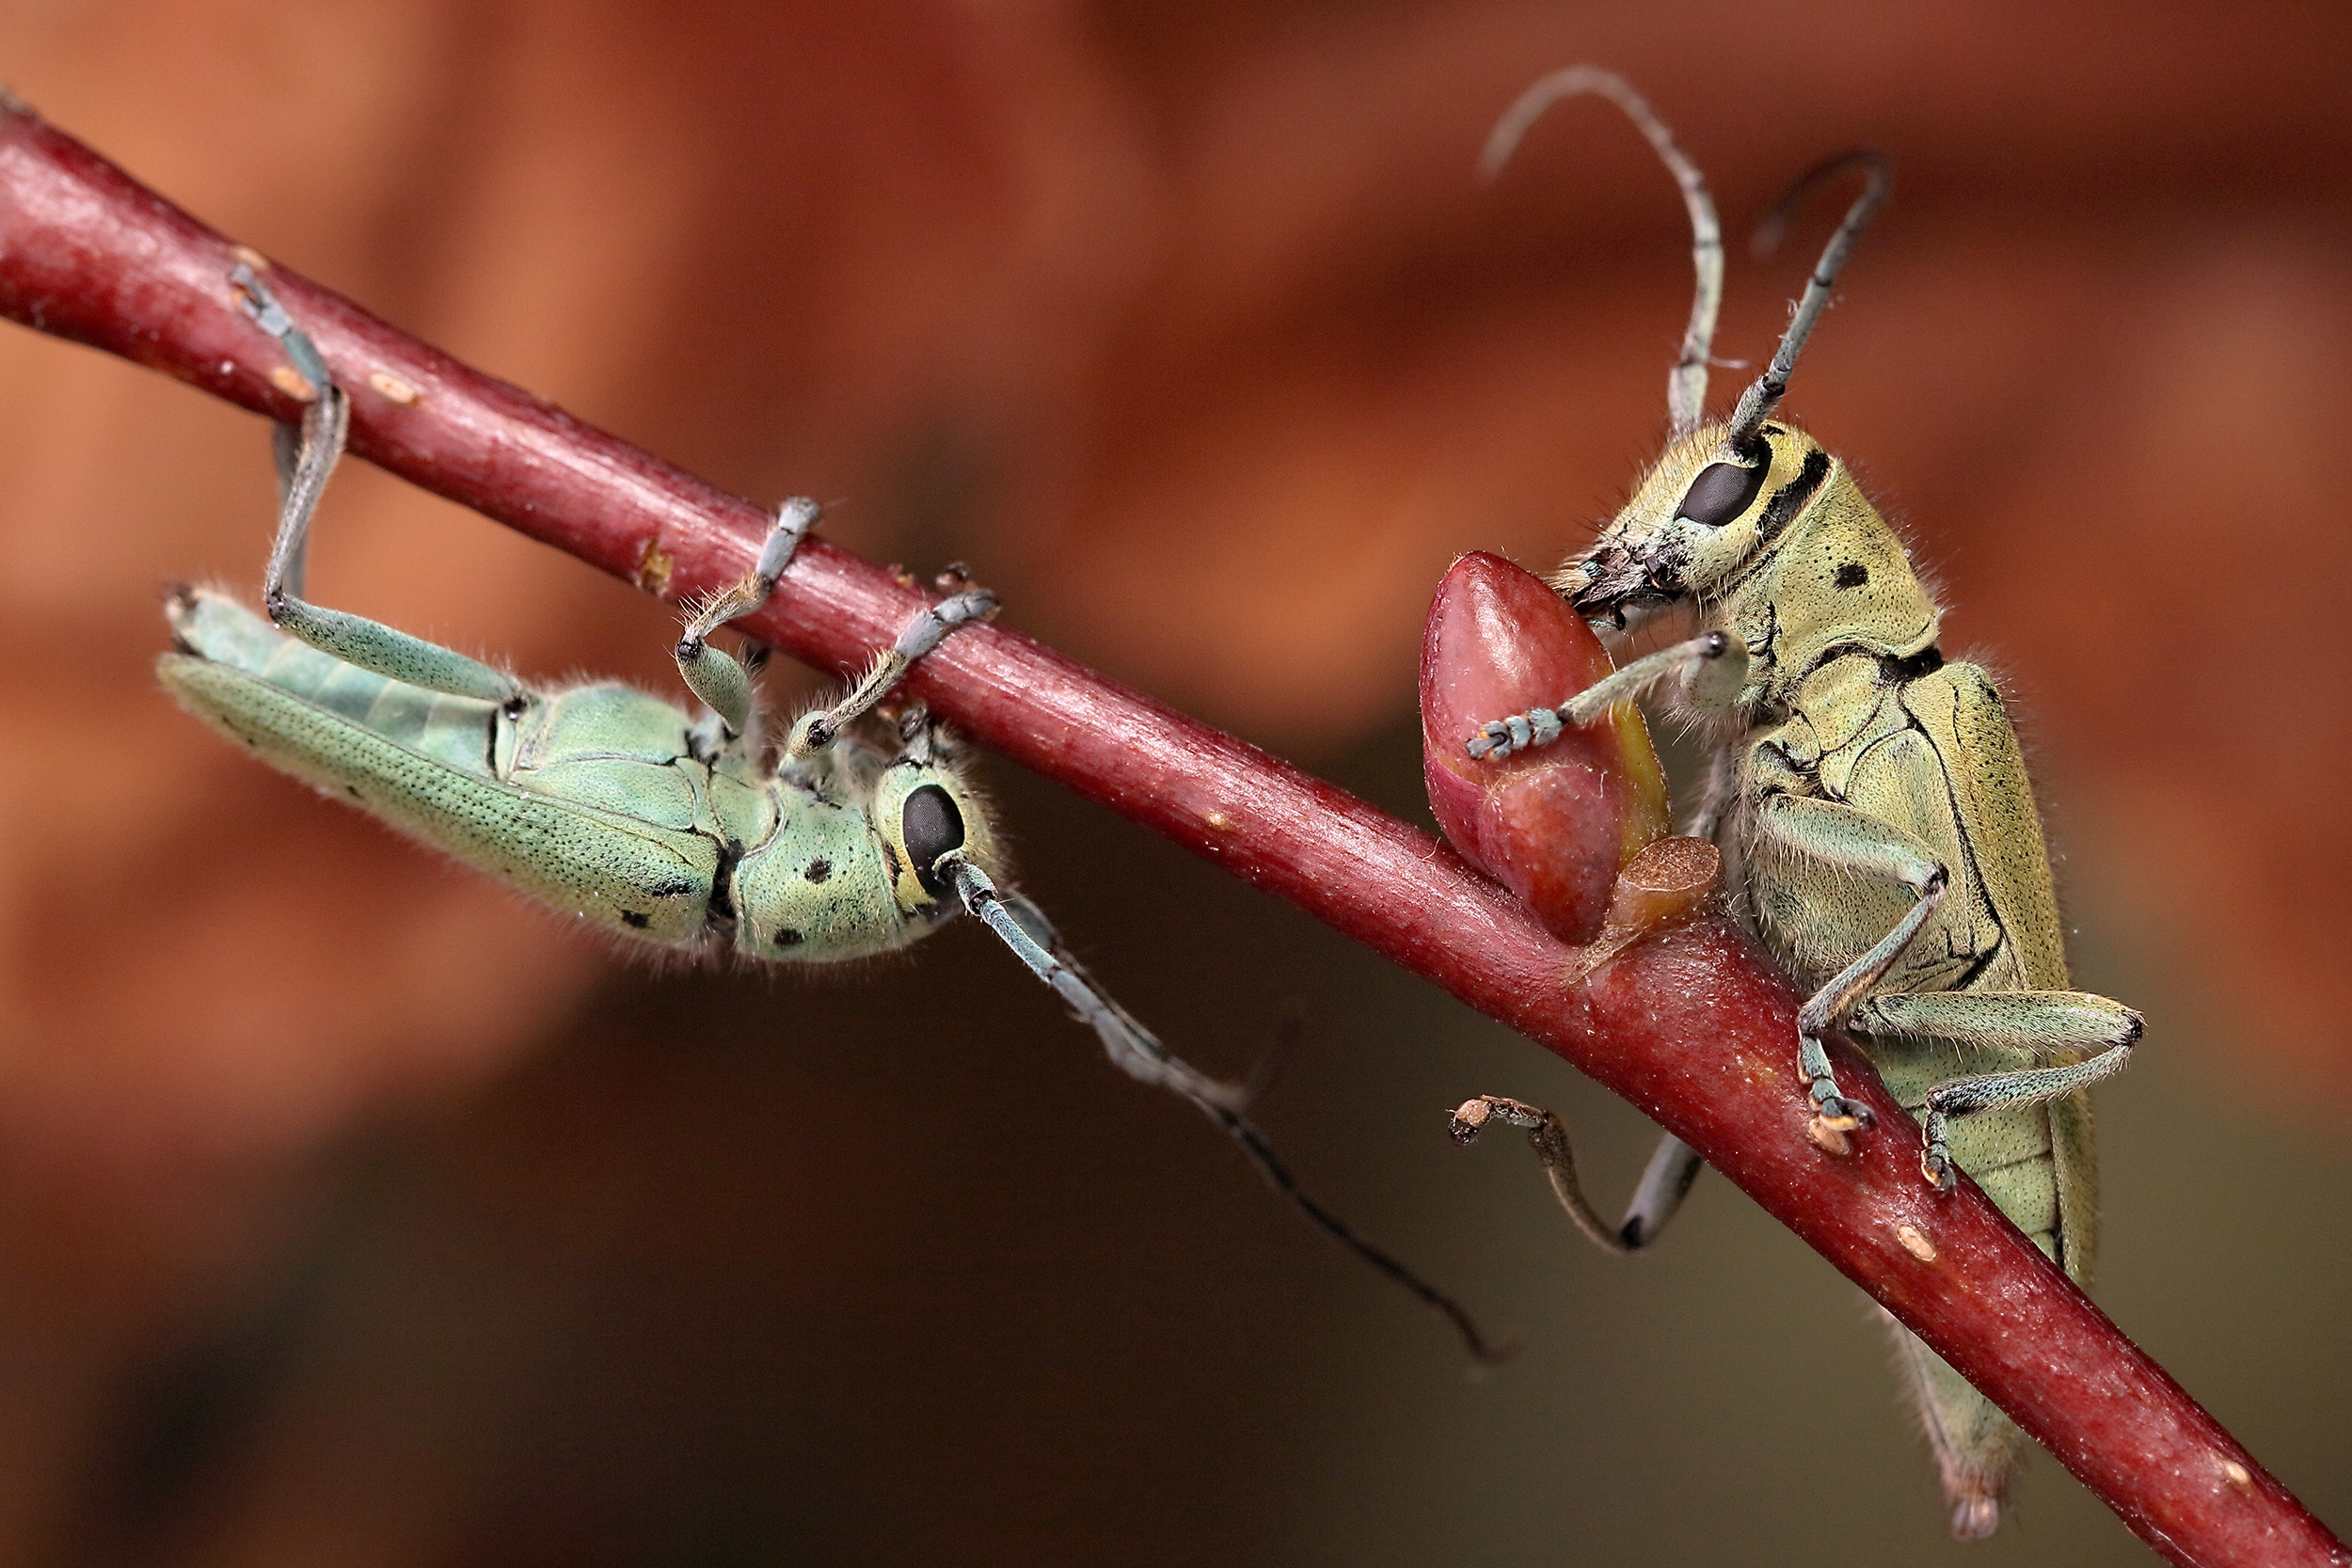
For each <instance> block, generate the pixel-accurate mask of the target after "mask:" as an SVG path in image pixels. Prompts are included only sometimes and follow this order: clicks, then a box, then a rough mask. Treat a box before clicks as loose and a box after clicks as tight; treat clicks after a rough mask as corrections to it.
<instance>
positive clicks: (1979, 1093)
mask: <svg viewBox="0 0 2352 1568" xmlns="http://www.w3.org/2000/svg"><path fill="white" fill-rule="evenodd" d="M1853 1023H1854V1026H1855V1027H1856V1028H1858V1029H1861V1030H1863V1031H1864V1032H1866V1033H1871V1034H1879V1033H1884V1034H1892V1035H1912V1036H1924V1037H1928V1038H1931V1039H1939V1040H1950V1041H1953V1042H1955V1043H1957V1044H1961V1045H1970V1046H1975V1047H1978V1048H1979V1049H1984V1050H2007V1051H2023V1052H2030V1053H2035V1054H2045V1053H2078V1052H2085V1051H2095V1052H2096V1053H2097V1054H2095V1055H2093V1056H2090V1058H2089V1059H2088V1060H2084V1061H2075V1062H2061V1063H2057V1064H2054V1065H2052V1066H2048V1067H2026V1068H2016V1069H2010V1070H2009V1071H2005V1072H1987V1073H1979V1074H1976V1075H1974V1076H1971V1077H1967V1078H1954V1079H1951V1080H1949V1081H1947V1082H1946V1083H1942V1084H1938V1085H1935V1086H1934V1087H1933V1088H1931V1089H1930V1090H1929V1091H1928V1098H1927V1125H1926V1127H1925V1128H1924V1129H1923V1132H1924V1134H1925V1136H1926V1138H1927V1152H1926V1153H1925V1154H1924V1155H1923V1156H1922V1157H1921V1159H1920V1162H1919V1164H1920V1169H1921V1170H1922V1172H1924V1173H1925V1175H1926V1176H1927V1179H1928V1180H1931V1181H1932V1182H1934V1183H1935V1184H1936V1185H1937V1186H1938V1187H1941V1188H1942V1189H1944V1190H1945V1191H1946V1192H1949V1191H1951V1189H1952V1184H1953V1177H1952V1158H1951V1150H1950V1148H1949V1147H1948V1146H1947V1142H1946V1137H1947V1123H1949V1122H1952V1121H1955V1120H1958V1119H1959V1118H1960V1117H1966V1116H1973V1115H1975V1114H1976V1113H1977V1112H1979V1111H1990V1110H1994V1109H1996V1108H1998V1107H2000V1106H2004V1105H2020V1106H2022V1105H2034V1104H2039V1103H2041V1102H2042V1101H2047V1100H2056V1099H2058V1097H2059V1096H2061V1095H2068V1094H2072V1093H2074V1091H2075V1090H2076V1089H2082V1088H2089V1087H2090V1085H2093V1084H2095V1083H2097V1082H2098V1081H2099V1080H2100V1079H2102V1078H2106V1077H2108V1076H2110V1075H2111V1074H2113V1073H2116V1072H2118V1071H2121V1070H2122V1068H2123V1066H2124V1064H2125V1063H2127V1062H2129V1061H2130V1060H2131V1054H2132V1047H2133V1046H2134V1045H2135V1044H2137V1042H2138V1039H2139V1035H2140V1030H2141V1027H2142V1024H2141V1021H2140V1016H2139V1014H2137V1012H2134V1011H2133V1010H2132V1009H2131V1008H2129V1007H2126V1006H2123V1005H2122V1003H2121V1002H2111V1001H2109V1000H2108V999H2107V998H2106V997H2104V996H2093V995H2091V994H2090V992H2088V991H2074V990H2010V991H1914V992H1909V993H1901V992H1898V993H1895V994H1891V995H1885V996H1872V997H1868V998H1866V999H1865V1000H1864V1001H1863V1002H1862V1003H1861V1004H1860V1005H1859V1006H1856V1007H1855V1008H1854V1013H1853Z"/></svg>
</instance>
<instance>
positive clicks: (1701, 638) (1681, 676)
mask: <svg viewBox="0 0 2352 1568" xmlns="http://www.w3.org/2000/svg"><path fill="white" fill-rule="evenodd" d="M1747 675H1748V648H1747V644H1746V643H1744V642H1742V641H1740V639H1739V638H1738V637H1736V636H1734V635H1733V634H1732V633H1730V632H1727V631H1720V630H1719V631H1707V632H1701V633H1700V634H1699V635H1698V636H1696V637H1693V638H1692V639H1691V640H1690V641H1687V642H1677V643H1676V644H1675V645H1674V646H1673V647H1671V648H1662V649H1661V650H1659V651H1658V652H1657V653H1654V654H1650V655H1647V656H1646V657H1642V658H1637V659H1635V660H1634V661H1633V662H1632V663H1630V664H1629V665H1627V666H1626V667H1625V668H1624V669H1622V670H1619V671H1617V672H1616V673H1613V674H1610V675H1606V676H1603V677H1602V678H1601V679H1599V680H1597V681H1595V682H1594V683H1593V684H1592V685H1590V686H1588V687H1586V688H1585V689H1583V690H1581V691H1580V692H1578V693H1577V694H1576V695H1575V696H1573V697H1571V698H1569V699H1568V700H1567V701H1566V702H1565V703H1563V704H1561V705H1559V706H1558V707H1538V708H1530V709H1528V710H1527V711H1526V712H1525V713H1515V714H1513V715H1512V716H1511V717H1510V718H1508V719H1493V720H1489V721H1486V723H1484V724H1481V725H1480V726H1479V727H1478V733H1477V734H1476V735H1474V736H1470V746H1469V751H1470V755H1471V756H1473V757H1489V756H1490V757H1493V758H1495V759H1497V760H1498V761H1499V760H1501V759H1502V758H1503V757H1507V756H1509V755H1510V754H1511V753H1512V752H1524V751H1526V750H1527V749H1528V748H1529V747H1531V746H1541V745H1543V744H1545V743H1546V742H1547V741H1549V740H1551V739H1553V738H1554V737H1556V736H1558V735H1559V734H1560V732H1561V731H1563V730H1565V729H1567V728H1570V727H1571V726H1577V725H1583V724H1589V723H1591V722H1592V721H1594V720H1596V719H1597V718H1599V717H1600V716H1601V715H1602V714H1603V713H1606V712H1607V711H1608V710H1609V709H1610V708H1612V707H1613V706H1615V705H1617V704H1619V703H1629V702H1632V701H1633V700H1634V699H1636V698H1638V697H1641V696H1644V695H1645V694H1647V693H1648V692H1650V691H1651V690H1654V689H1657V688H1658V687H1661V686H1663V685H1664V684H1665V683H1666V682H1668V681H1670V680H1677V679H1678V680H1680V682H1681V683H1682V688H1683V690H1684V692H1685V694H1686V695H1687V696H1688V697H1689V698H1690V700H1691V701H1692V703H1694V704H1696V705H1698V706H1701V707H1706V708H1727V707H1729V706H1730V705H1731V703H1732V699H1733V698H1734V697H1736V696H1738V695H1739V693H1740V687H1741V686H1743V685H1745V684H1746V681H1747Z"/></svg>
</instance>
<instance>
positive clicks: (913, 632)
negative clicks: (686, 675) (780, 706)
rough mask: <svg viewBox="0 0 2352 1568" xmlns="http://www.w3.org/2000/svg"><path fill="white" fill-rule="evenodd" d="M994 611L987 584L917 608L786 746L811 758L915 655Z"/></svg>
mask: <svg viewBox="0 0 2352 1568" xmlns="http://www.w3.org/2000/svg"><path fill="white" fill-rule="evenodd" d="M995 613H996V595H995V594H993V593H991V592H989V591H988V590H987V589H985V588H972V589H967V590H965V591H964V592H962V593H961V594H950V595H949V596H948V597H946V598H944V599H942V600H940V601H939V602H938V603H937V604H935V605H926V606H924V607H923V608H922V609H921V610H916V611H915V612H914V615H912V616H910V617H909V618H908V620H907V624H906V625H905V626H903V627H901V628H900V629H899V632H898V641H897V642H896V643H894V644H893V645H891V646H890V647H887V648H885V649H883V650H882V653H881V654H879V655H878V656H876V657H875V659H874V662H873V665H872V667H871V668H869V669H868V670H867V671H866V673H865V674H864V675H863V676H861V677H860V678H859V680H858V682H857V684H856V685H855V686H853V687H851V688H850V691H849V694H848V695H846V696H844V697H843V698H842V699H841V700H840V701H839V702H837V703H835V704H834V705H833V706H831V707H829V708H822V709H819V710H818V711H817V712H815V713H807V714H803V715H802V716H801V718H800V720H799V721H798V722H796V723H795V724H794V725H793V726H792V734H791V736H790V738H789V739H787V741H786V743H785V751H786V752H787V753H788V754H790V755H792V756H796V757H806V756H812V755H814V754H815V753H817V752H821V751H823V750H824V749H825V748H826V747H828V746H831V745H832V744H833V743H834V737H835V736H839V735H840V734H841V732H842V731H843V730H844V729H846V728H848V727H849V726H850V724H851V723H853V722H855V721H857V720H858V719H859V718H861V717H863V716H864V715H865V714H866V713H867V712H868V711H870V710H871V709H872V708H873V706H874V705H875V704H877V703H879V702H881V701H882V699H883V698H884V697H887V696H888V695H890V690H891V688H893V687H895V686H897V685H898V682H899V681H900V680H902V679H904V678H905V676H906V673H907V672H908V671H909V670H911V669H913V668H914V662H915V660H917V659H919V658H921V657H923V656H924V655H926V654H928V653H930V651H931V650H932V649H933V648H936V647H938V646H939V644H940V643H941V642H943V641H946V636H947V634H948V633H949V632H951V631H953V630H955V629H956V628H957V627H958V626H964V625H967V624H968V623H970V622H974V621H986V620H989V619H991V618H993V616H994V615H995Z"/></svg>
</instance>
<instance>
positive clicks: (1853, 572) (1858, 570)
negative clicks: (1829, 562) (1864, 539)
mask: <svg viewBox="0 0 2352 1568" xmlns="http://www.w3.org/2000/svg"><path fill="white" fill-rule="evenodd" d="M1832 580H1834V581H1835V582H1836V584H1837V586H1838V587H1840V588H1859V587H1861V586H1862V585H1863V584H1864V583H1866V582H1867V581H1869V580H1870V568H1869V567H1867V566H1865V565H1863V564H1862V563H1861V562H1858V561H1849V562H1846V563H1845V564H1844V565H1843V566H1840V567H1838V568H1837V576H1836V578H1834V579H1832Z"/></svg>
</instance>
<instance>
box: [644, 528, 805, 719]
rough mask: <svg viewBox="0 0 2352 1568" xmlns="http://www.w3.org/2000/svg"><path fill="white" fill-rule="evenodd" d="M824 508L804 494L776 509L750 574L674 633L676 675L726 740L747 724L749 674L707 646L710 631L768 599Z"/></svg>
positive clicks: (749, 716) (721, 592)
mask: <svg viewBox="0 0 2352 1568" xmlns="http://www.w3.org/2000/svg"><path fill="white" fill-rule="evenodd" d="M822 515H824V509H823V508H822V507H819V506H818V504H817V503H816V502H815V501H813V500H810V499H808V498H807V497H806V496H795V497H793V498H792V499H790V500H788V501H786V502H785V503H784V504H783V505H782V506H780V507H778V508H776V520H775V521H774V522H773V523H771V524H770V525H769V529H768V537H767V539H766V540H765V541H763V542H762V543H761V545H760V546H759V560H758V562H756V563H755V564H754V565H753V567H752V569H751V570H750V571H749V572H746V573H745V574H744V575H743V576H742V577H741V578H738V579H737V580H736V581H734V582H732V583H730V584H728V585H727V586H726V587H724V588H722V589H721V590H719V592H717V593H716V594H711V595H710V597H709V598H707V599H706V600H704V601H703V603H702V604H701V605H700V606H699V607H698V608H696V610H694V612H693V614H692V615H691V616H689V617H688V618H687V622H686V628H685V629H684V630H683V631H681V632H680V633H679V634H678V640H677V646H676V647H675V648H673V649H671V650H670V652H671V657H675V659H676V660H677V673H678V674H679V675H680V676H681V677H683V678H684V680H685V682H686V684H687V687H688V688H689V689H691V690H692V692H693V693H694V695H695V696H697V697H699V698H701V699H702V700H703V703H704V705H706V706H707V707H708V708H709V709H710V711H711V712H713V713H715V714H717V715H718V716H719V722H720V723H722V724H723V725H724V726H725V727H726V738H727V739H728V740H734V739H736V738H737V737H739V736H742V735H743V734H744V733H745V732H746V731H748V730H749V729H750V728H751V723H752V678H751V675H750V673H748V672H747V671H746V670H745V669H744V668H743V666H742V665H741V664H740V663H738V662H737V661H736V659H735V658H734V657H733V656H731V655H728V654H723V653H721V652H720V651H719V650H718V649H716V648H714V647H711V646H710V645H709V641H708V639H709V637H710V634H711V633H712V632H714V631H717V630H718V629H719V628H720V627H721V626H725V625H726V624H727V623H728V622H729V621H732V620H734V619H736V618H737V617H738V616H740V615H749V614H750V613H751V612H752V611H753V610H757V609H758V608H759V607H760V606H761V605H764V604H766V603H767V602H768V596H769V595H770V594H773V593H774V592H775V591H776V579H777V578H781V577H782V576H784V572H785V568H786V567H787V566H789V565H791V564H792V558H793V556H794V555H796V554H798V553H799V551H800V548H801V541H802V540H803V539H805V538H807V537H808V531H809V530H811V529H813V528H815V527H816V526H817V519H818V517H820V516H822Z"/></svg>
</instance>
